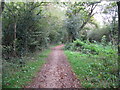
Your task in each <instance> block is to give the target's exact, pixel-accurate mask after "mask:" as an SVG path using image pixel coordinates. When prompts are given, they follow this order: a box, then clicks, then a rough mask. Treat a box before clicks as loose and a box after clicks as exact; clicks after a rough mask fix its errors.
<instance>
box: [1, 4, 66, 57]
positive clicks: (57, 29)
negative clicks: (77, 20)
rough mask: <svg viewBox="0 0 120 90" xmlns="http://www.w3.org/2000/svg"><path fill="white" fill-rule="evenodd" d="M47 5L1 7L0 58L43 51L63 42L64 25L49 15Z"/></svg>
mask: <svg viewBox="0 0 120 90" xmlns="http://www.w3.org/2000/svg"><path fill="white" fill-rule="evenodd" d="M49 5H50V3H46V2H36V3H35V2H29V3H24V2H17V3H15V2H10V3H4V11H3V12H2V34H3V36H2V46H3V49H2V50H3V53H2V54H3V58H5V59H9V58H10V57H22V56H24V55H26V54H27V53H29V52H34V51H36V50H43V49H44V48H47V47H48V45H49V43H58V42H62V40H64V38H65V33H64V31H65V30H63V27H62V25H63V23H62V20H60V19H59V18H58V17H56V16H54V15H52V13H50V12H49V10H48V9H46V7H47V6H49Z"/></svg>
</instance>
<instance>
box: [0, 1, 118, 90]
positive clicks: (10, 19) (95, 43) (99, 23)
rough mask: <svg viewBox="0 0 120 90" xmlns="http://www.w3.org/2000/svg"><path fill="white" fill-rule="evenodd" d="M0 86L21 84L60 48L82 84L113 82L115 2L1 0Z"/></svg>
mask: <svg viewBox="0 0 120 90" xmlns="http://www.w3.org/2000/svg"><path fill="white" fill-rule="evenodd" d="M0 15H1V21H2V44H1V45H2V75H0V76H2V80H1V81H2V85H1V86H2V87H3V88H23V87H25V86H27V85H28V82H31V81H32V79H33V77H34V76H35V75H36V73H37V72H38V71H39V69H41V68H42V66H43V65H44V64H45V63H47V61H46V60H45V59H46V58H47V57H48V55H49V54H50V52H51V48H53V47H56V46H58V45H64V47H62V50H63V52H64V54H65V56H66V57H67V61H68V62H69V63H70V66H71V68H72V71H73V72H74V73H75V74H76V76H77V78H78V79H79V80H80V83H81V86H82V87H84V88H118V87H119V85H120V84H119V67H118V66H119V60H120V42H119V41H120V23H119V22H120V2H116V1H109V2H105V1H101V2H26V3H25V2H1V13H0Z"/></svg>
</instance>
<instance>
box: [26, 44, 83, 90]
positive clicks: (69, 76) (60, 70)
mask: <svg viewBox="0 0 120 90" xmlns="http://www.w3.org/2000/svg"><path fill="white" fill-rule="evenodd" d="M63 46H64V45H59V46H56V47H54V48H52V52H51V53H50V55H49V56H48V58H47V63H46V64H45V65H44V66H43V68H42V69H41V71H40V72H39V73H38V75H37V77H35V78H34V79H33V82H32V83H31V85H29V86H27V87H26V88H80V87H81V86H80V84H79V81H78V79H77V78H76V76H75V74H74V73H73V72H72V71H71V67H70V65H69V63H68V62H67V60H66V56H65V55H64V53H63V50H62V47H63Z"/></svg>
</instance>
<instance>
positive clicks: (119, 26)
mask: <svg viewBox="0 0 120 90" xmlns="http://www.w3.org/2000/svg"><path fill="white" fill-rule="evenodd" d="M117 5H118V66H119V65H120V1H119V2H117ZM118 76H119V77H118V78H120V69H119V68H118ZM118 87H120V79H118Z"/></svg>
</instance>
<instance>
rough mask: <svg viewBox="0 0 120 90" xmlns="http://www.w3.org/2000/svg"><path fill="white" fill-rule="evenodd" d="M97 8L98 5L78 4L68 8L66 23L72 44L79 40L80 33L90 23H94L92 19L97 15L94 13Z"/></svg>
mask: <svg viewBox="0 0 120 90" xmlns="http://www.w3.org/2000/svg"><path fill="white" fill-rule="evenodd" d="M96 6H97V3H92V2H89V3H88V2H78V3H77V2H76V3H74V4H71V5H70V6H69V7H68V10H67V12H66V16H67V20H66V21H67V22H66V23H67V31H68V35H69V41H70V42H71V41H74V40H76V39H77V38H79V33H80V31H81V30H82V29H83V28H84V27H85V25H86V24H87V23H88V22H89V23H90V22H91V21H92V20H91V18H92V17H93V15H94V14H95V13H93V11H94V9H95V7H96ZM91 23H92V22H91Z"/></svg>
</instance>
